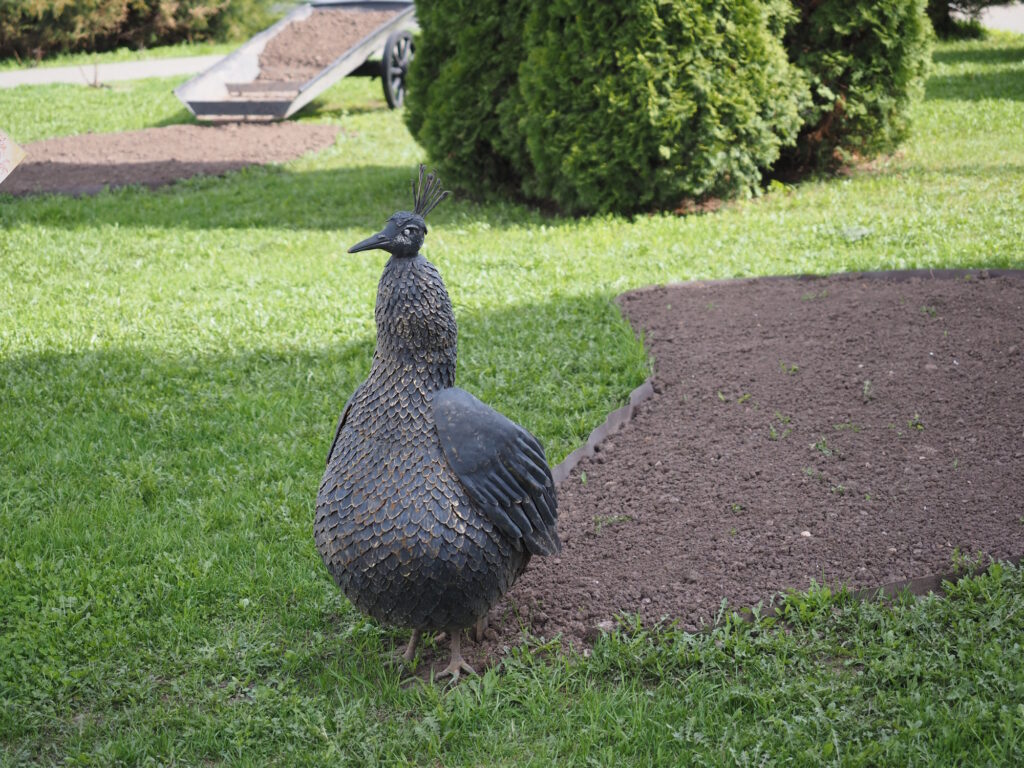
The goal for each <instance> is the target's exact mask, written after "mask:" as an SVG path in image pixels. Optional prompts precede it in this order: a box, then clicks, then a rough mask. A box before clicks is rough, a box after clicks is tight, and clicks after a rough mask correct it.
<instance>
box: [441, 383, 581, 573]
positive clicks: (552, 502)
mask: <svg viewBox="0 0 1024 768" xmlns="http://www.w3.org/2000/svg"><path fill="white" fill-rule="evenodd" d="M434 424H435V426H436V427H437V435H438V437H439V438H440V441H441V448H442V450H443V451H444V455H445V458H447V459H448V463H449V464H450V465H451V467H452V469H453V470H455V474H456V475H458V478H459V480H460V481H461V482H462V485H463V486H464V487H465V489H466V491H467V492H468V493H469V496H470V498H472V500H473V501H474V502H475V503H476V504H477V506H478V507H479V508H480V509H481V510H482V511H483V512H484V514H485V515H486V516H487V518H488V519H489V520H490V521H491V522H492V523H493V524H494V525H495V526H497V527H498V528H499V529H500V530H501V531H502V532H503V533H505V534H506V535H507V536H509V538H511V539H512V540H513V541H515V542H516V543H517V544H518V542H519V540H520V539H522V541H524V542H525V543H526V549H527V551H528V552H530V553H531V554H534V555H551V554H554V553H555V552H558V551H560V550H561V548H562V544H561V542H560V541H559V540H558V531H557V530H556V527H555V522H556V520H557V518H558V501H557V499H556V496H555V484H554V481H553V480H552V479H551V469H550V468H549V467H548V463H547V460H546V459H545V457H544V449H543V448H542V447H541V445H540V443H539V442H537V438H535V437H534V436H533V435H531V434H530V433H529V432H527V431H526V430H525V429H523V428H522V427H520V426H519V425H518V424H516V423H515V422H513V421H510V420H509V419H507V418H505V417H504V416H502V415H501V414H500V413H498V412H497V411H496V410H494V409H493V408H491V407H489V406H487V405H484V404H483V403H482V402H480V401H479V400H478V399H477V398H475V397H473V395H471V394H469V392H466V391H465V390H462V389H458V388H457V387H452V388H450V389H442V390H440V391H438V392H435V393H434Z"/></svg>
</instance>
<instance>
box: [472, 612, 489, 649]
mask: <svg viewBox="0 0 1024 768" xmlns="http://www.w3.org/2000/svg"><path fill="white" fill-rule="evenodd" d="M486 631H487V614H486V613H485V614H484V615H483V616H481V617H480V618H479V619H477V620H476V626H475V627H474V628H473V639H474V640H476V641H477V642H478V643H482V642H483V641H484V632H486Z"/></svg>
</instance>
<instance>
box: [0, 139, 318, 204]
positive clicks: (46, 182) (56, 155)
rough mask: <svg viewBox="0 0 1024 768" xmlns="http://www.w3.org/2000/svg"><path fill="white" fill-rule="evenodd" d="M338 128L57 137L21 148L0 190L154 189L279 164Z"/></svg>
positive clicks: (83, 191)
mask: <svg viewBox="0 0 1024 768" xmlns="http://www.w3.org/2000/svg"><path fill="white" fill-rule="evenodd" d="M337 133H338V127H337V126H332V125H311V124H308V123H290V122H285V123H260V124H252V123H250V124H245V123H230V124H226V125H170V126H166V127H163V128H146V129H144V130H141V131H126V132H124V133H87V134H83V135H80V136H62V137H60V138H56V139H46V140H45V141H36V142H33V143H30V144H26V145H25V147H24V148H25V152H26V158H25V160H24V161H23V162H22V164H21V165H20V166H18V167H17V168H15V169H14V172H13V173H12V174H11V175H10V176H9V177H8V178H7V179H6V180H5V181H4V182H3V184H2V185H0V195H3V194H5V193H6V194H12V195H28V194H33V193H42V192H53V193H60V194H69V195H87V194H95V193H97V192H100V191H101V190H103V189H104V188H105V187H123V186H128V185H131V184H141V185H144V186H147V187H158V186H161V185H163V184H170V183H171V182H174V181H177V180H179V179H186V178H189V177H190V176H198V175H218V174H223V173H227V172H228V171H233V170H237V169H239V168H244V167H245V166H247V165H262V164H266V163H283V162H286V161H288V160H292V159H294V158H296V157H300V156H302V155H304V154H306V153H307V152H316V151H318V150H322V149H325V148H327V147H329V146H331V145H333V144H334V140H335V137H336V136H337Z"/></svg>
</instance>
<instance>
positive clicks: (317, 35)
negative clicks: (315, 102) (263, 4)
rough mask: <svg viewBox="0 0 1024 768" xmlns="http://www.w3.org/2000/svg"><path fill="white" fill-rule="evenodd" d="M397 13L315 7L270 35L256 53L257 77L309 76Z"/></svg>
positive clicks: (301, 79)
mask: <svg viewBox="0 0 1024 768" xmlns="http://www.w3.org/2000/svg"><path fill="white" fill-rule="evenodd" d="M397 15H398V11H372V10H363V9H359V8H318V9H314V10H313V12H312V13H311V14H310V15H309V16H308V17H307V18H306V19H303V20H301V21H296V22H292V23H291V24H289V25H288V26H287V27H285V28H284V29H283V30H281V32H279V33H278V34H277V35H275V36H274V37H273V38H271V39H270V40H269V41H268V42H267V45H266V47H265V48H264V49H263V52H262V53H261V54H260V74H259V76H258V77H257V78H256V79H257V80H271V81H275V82H283V83H292V84H294V85H295V86H296V87H297V86H299V85H301V84H302V83H305V82H307V81H309V80H311V79H312V78H313V77H315V76H316V75H317V74H319V73H320V71H321V70H323V69H324V67H326V66H327V65H328V64H330V63H331V62H332V61H334V60H335V59H337V58H338V57H339V56H341V54H343V53H345V51H347V50H349V49H350V48H352V47H353V46H354V45H355V44H356V43H358V42H359V41H360V40H362V39H363V38H364V37H366V36H367V35H369V34H370V33H371V32H373V31H374V30H375V29H378V28H379V27H381V26H383V25H384V24H386V23H387V22H389V21H391V20H392V19H393V18H395V16H397Z"/></svg>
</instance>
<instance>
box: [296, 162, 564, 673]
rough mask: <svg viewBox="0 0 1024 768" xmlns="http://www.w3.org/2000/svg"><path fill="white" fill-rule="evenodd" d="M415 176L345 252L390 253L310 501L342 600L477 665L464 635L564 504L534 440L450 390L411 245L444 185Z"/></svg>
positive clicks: (458, 664) (447, 305)
mask: <svg viewBox="0 0 1024 768" xmlns="http://www.w3.org/2000/svg"><path fill="white" fill-rule="evenodd" d="M424 172H425V169H424V167H423V166H420V171H419V181H418V183H416V182H414V183H413V211H411V212H409V211H399V212H398V213H396V214H394V215H393V216H392V217H391V218H390V219H389V220H388V222H387V224H386V225H385V227H384V229H383V230H382V231H381V232H380V233H378V234H376V235H374V236H372V237H370V238H367V239H366V240H364V241H362V242H361V243H358V244H357V245H355V246H353V247H352V248H351V249H350V251H362V250H370V249H380V250H385V251H387V252H388V253H390V254H391V258H390V259H389V260H388V262H387V264H386V265H385V267H384V272H383V274H382V275H381V279H380V283H379V285H378V288H377V304H376V308H375V311H374V314H375V318H376V323H377V345H376V349H375V351H374V354H373V361H372V363H371V366H370V373H369V375H368V376H367V378H366V380H365V381H363V382H362V383H361V384H360V385H359V386H358V387H357V389H356V391H355V392H354V393H353V394H352V396H351V398H350V399H349V401H348V403H347V404H346V405H345V407H344V409H343V411H342V414H341V417H340V419H339V420H338V426H337V429H336V431H335V436H334V441H333V442H332V444H331V448H330V451H329V453H328V457H327V467H326V470H325V472H324V475H323V480H322V481H321V483H320V490H319V493H318V496H317V502H316V517H315V522H314V529H313V530H314V537H315V540H316V545H317V548H318V550H319V551H320V554H321V556H322V558H323V561H324V564H325V565H326V566H327V570H328V571H329V572H330V574H331V576H332V577H333V578H334V580H335V582H336V583H337V584H338V586H340V587H341V589H342V590H343V591H344V593H345V595H346V596H347V597H348V598H349V599H350V600H351V601H352V602H353V603H354V604H355V605H356V606H357V607H358V608H359V609H360V610H362V611H364V612H366V613H368V614H369V615H371V616H373V617H374V618H376V619H378V620H379V621H381V622H384V623H387V624H391V625H396V626H399V627H406V628H409V629H412V630H413V636H412V640H411V641H410V645H409V648H408V649H407V650H406V653H405V654H404V656H405V658H407V659H411V658H412V657H413V654H414V651H415V645H416V641H417V640H418V638H419V636H420V633H421V632H423V631H437V630H445V631H447V632H448V633H449V636H450V638H451V645H452V649H451V650H452V657H451V663H450V664H449V665H448V667H447V668H446V669H445V670H443V671H442V672H441V674H442V675H452V676H453V677H458V675H459V673H460V672H461V671H472V669H471V668H470V667H469V665H468V664H466V662H465V661H464V659H463V658H462V655H461V651H460V643H461V631H462V629H464V628H467V627H471V626H474V625H475V626H478V627H479V626H480V622H481V621H482V620H484V619H485V618H486V616H487V612H488V610H490V608H491V607H492V606H493V605H494V604H495V603H496V602H497V601H498V600H499V599H500V598H501V596H502V595H504V594H505V592H507V591H508V589H509V588H510V587H511V586H512V584H513V583H514V582H515V580H516V578H517V577H518V576H519V575H520V574H521V573H522V571H523V570H524V569H525V567H526V565H527V563H528V562H529V559H530V557H531V556H532V555H549V554H553V553H555V552H558V551H559V550H560V549H561V543H560V542H559V539H558V533H557V516H558V505H557V498H556V494H555V488H554V483H553V481H552V478H551V470H550V468H549V467H548V464H547V460H546V458H545V455H544V449H543V448H542V447H541V445H540V443H539V442H538V441H537V439H536V438H535V437H533V435H531V434H530V433H529V432H527V431H526V430H525V429H523V428H522V427H521V426H519V425H518V424H515V423H514V422H512V421H510V420H509V419H507V418H506V417H505V416H503V415H501V414H500V413H498V412H497V411H495V410H494V409H493V408H490V407H489V406H487V405H485V404H484V403H482V402H481V401H480V400H478V399H477V398H475V397H474V396H473V395H471V394H470V393H468V392H466V391H464V390H461V389H458V388H457V387H455V363H456V354H457V348H456V347H457V335H458V334H457V328H456V323H455V314H454V312H453V310H452V304H451V300H450V299H449V297H448V292H447V290H446V289H445V286H444V282H443V280H442V279H441V275H440V274H439V273H438V271H437V269H436V268H435V267H434V265H433V264H431V263H430V262H429V261H427V260H426V259H425V258H424V257H423V256H422V255H421V254H420V253H419V249H420V247H421V245H422V243H423V237H424V235H425V234H426V222H425V221H424V217H425V216H426V215H427V214H428V213H429V212H430V211H431V210H433V209H434V207H436V206H437V205H438V203H440V202H441V201H442V200H444V199H445V197H447V196H448V192H447V191H444V190H442V189H441V182H440V180H439V179H438V178H437V175H436V174H433V173H430V174H425V173H424Z"/></svg>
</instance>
